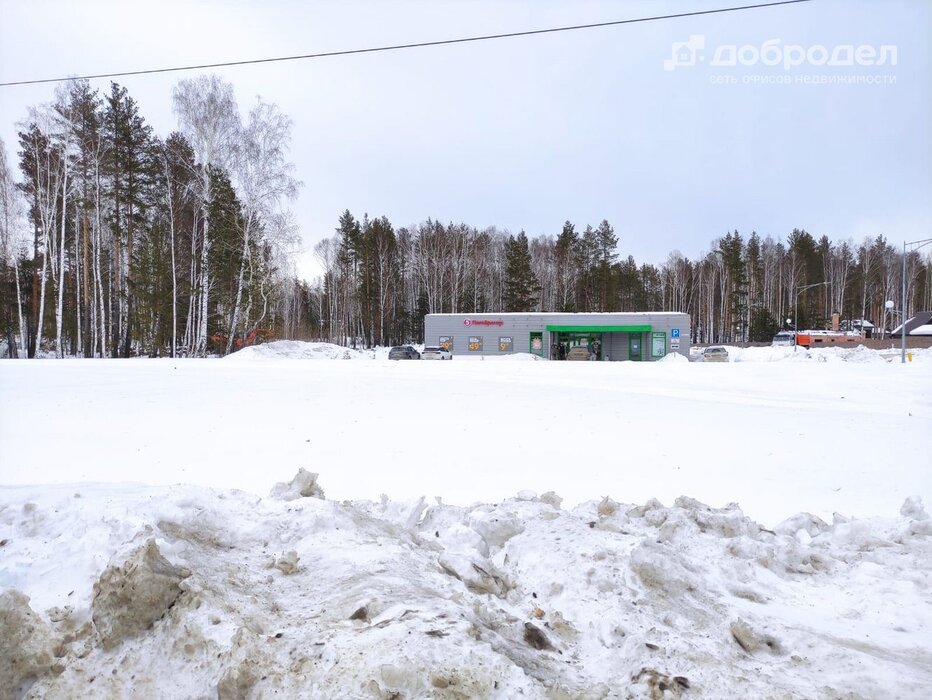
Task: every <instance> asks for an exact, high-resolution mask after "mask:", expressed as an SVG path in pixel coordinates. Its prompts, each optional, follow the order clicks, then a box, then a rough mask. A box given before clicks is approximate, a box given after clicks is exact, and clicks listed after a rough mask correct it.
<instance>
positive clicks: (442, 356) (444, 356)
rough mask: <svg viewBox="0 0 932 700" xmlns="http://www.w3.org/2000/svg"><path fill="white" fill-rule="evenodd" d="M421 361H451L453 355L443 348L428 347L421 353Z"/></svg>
mask: <svg viewBox="0 0 932 700" xmlns="http://www.w3.org/2000/svg"><path fill="white" fill-rule="evenodd" d="M421 359H422V360H452V359H453V353H452V352H450V351H449V350H445V349H444V348H438V347H433V346H432V347H429V348H424V352H422V353H421Z"/></svg>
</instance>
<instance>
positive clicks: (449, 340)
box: [440, 335, 453, 352]
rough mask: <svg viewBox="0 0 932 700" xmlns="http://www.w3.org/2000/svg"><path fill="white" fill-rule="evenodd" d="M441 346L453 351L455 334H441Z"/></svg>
mask: <svg viewBox="0 0 932 700" xmlns="http://www.w3.org/2000/svg"><path fill="white" fill-rule="evenodd" d="M440 347H442V348H443V349H444V350H448V351H449V352H453V336H452V335H442V336H440Z"/></svg>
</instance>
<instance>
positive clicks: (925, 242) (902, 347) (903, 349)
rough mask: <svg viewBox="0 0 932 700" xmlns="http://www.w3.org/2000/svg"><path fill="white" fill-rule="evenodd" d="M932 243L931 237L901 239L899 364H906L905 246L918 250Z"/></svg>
mask: <svg viewBox="0 0 932 700" xmlns="http://www.w3.org/2000/svg"><path fill="white" fill-rule="evenodd" d="M930 243H932V238H923V239H922V240H919V241H903V300H902V302H901V306H902V308H901V309H900V311H901V312H902V313H901V314H900V320H902V321H903V325H901V326H900V364H901V365H902V364H906V246H915V248H913V250H919V249H920V248H922V247H923V246H927V245H929V244H930Z"/></svg>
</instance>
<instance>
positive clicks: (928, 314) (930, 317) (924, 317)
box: [890, 311, 932, 338]
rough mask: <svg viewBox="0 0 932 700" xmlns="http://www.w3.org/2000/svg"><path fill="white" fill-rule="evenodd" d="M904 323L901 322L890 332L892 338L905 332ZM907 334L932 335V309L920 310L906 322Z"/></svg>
mask: <svg viewBox="0 0 932 700" xmlns="http://www.w3.org/2000/svg"><path fill="white" fill-rule="evenodd" d="M902 328H903V325H902V324H900V325H899V326H897V327H896V328H894V329H893V330H892V331H891V332H890V337H891V338H899V337H900V334H901V333H902V332H903V330H902ZM906 335H907V336H927V335H932V311H920V312H919V313H917V314H916V315H915V316H913V317H912V318H911V319H909V320H908V321H907V322H906Z"/></svg>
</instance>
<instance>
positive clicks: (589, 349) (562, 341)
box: [552, 333, 604, 360]
mask: <svg viewBox="0 0 932 700" xmlns="http://www.w3.org/2000/svg"><path fill="white" fill-rule="evenodd" d="M552 335H554V336H555V337H556V340H555V341H554V343H553V344H554V346H555V347H554V348H552V350H554V351H555V354H556V356H555V357H554V358H553V359H557V360H601V359H602V357H603V352H604V350H603V347H602V345H603V344H602V334H601V333H554V334H552Z"/></svg>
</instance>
